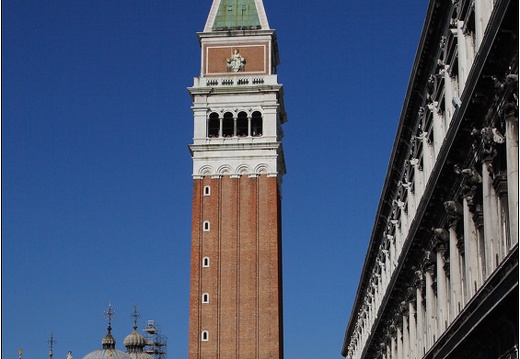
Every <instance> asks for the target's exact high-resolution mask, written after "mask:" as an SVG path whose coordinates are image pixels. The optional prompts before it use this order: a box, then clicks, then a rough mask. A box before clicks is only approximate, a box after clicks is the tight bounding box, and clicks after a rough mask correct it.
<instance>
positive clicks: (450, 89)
mask: <svg viewBox="0 0 520 359" xmlns="http://www.w3.org/2000/svg"><path fill="white" fill-rule="evenodd" d="M450 71H451V69H450V65H444V69H443V70H442V71H441V75H443V77H444V108H445V111H444V117H445V121H444V124H445V127H446V128H445V129H444V131H445V132H447V131H448V128H449V124H450V123H451V118H452V116H453V112H454V110H453V98H454V97H455V96H458V94H457V93H456V92H457V91H456V86H455V85H454V82H453V79H452V77H451V73H450Z"/></svg>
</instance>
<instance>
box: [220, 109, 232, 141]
mask: <svg viewBox="0 0 520 359" xmlns="http://www.w3.org/2000/svg"><path fill="white" fill-rule="evenodd" d="M234 134H235V119H234V118H233V114H232V113H231V112H226V113H225V114H224V119H223V120H222V136H224V137H232V136H233V135H234Z"/></svg>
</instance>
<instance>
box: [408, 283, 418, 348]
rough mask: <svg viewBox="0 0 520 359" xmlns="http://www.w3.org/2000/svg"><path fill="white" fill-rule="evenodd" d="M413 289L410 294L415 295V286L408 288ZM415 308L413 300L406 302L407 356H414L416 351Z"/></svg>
mask: <svg viewBox="0 0 520 359" xmlns="http://www.w3.org/2000/svg"><path fill="white" fill-rule="evenodd" d="M410 290H413V294H412V296H413V297H415V288H410ZM415 316H416V313H415V308H414V302H413V301H410V302H408V331H409V332H410V338H409V339H410V355H409V358H416V357H417V356H416V351H417V323H416V321H415Z"/></svg>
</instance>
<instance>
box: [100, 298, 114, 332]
mask: <svg viewBox="0 0 520 359" xmlns="http://www.w3.org/2000/svg"><path fill="white" fill-rule="evenodd" d="M116 314H117V313H116V311H115V310H114V309H113V308H112V302H108V308H107V309H106V310H105V311H104V312H103V316H104V317H105V318H106V319H107V320H108V332H109V333H110V331H111V330H112V319H114V318H115V317H116Z"/></svg>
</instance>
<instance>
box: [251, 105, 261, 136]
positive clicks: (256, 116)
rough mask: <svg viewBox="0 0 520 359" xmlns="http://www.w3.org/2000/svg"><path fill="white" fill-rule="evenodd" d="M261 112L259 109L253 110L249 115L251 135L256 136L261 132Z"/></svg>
mask: <svg viewBox="0 0 520 359" xmlns="http://www.w3.org/2000/svg"><path fill="white" fill-rule="evenodd" d="M262 126H263V120H262V114H261V113H260V112H259V111H255V112H253V115H252V116H251V136H253V137H258V136H262V134H263V128H262Z"/></svg>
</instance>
